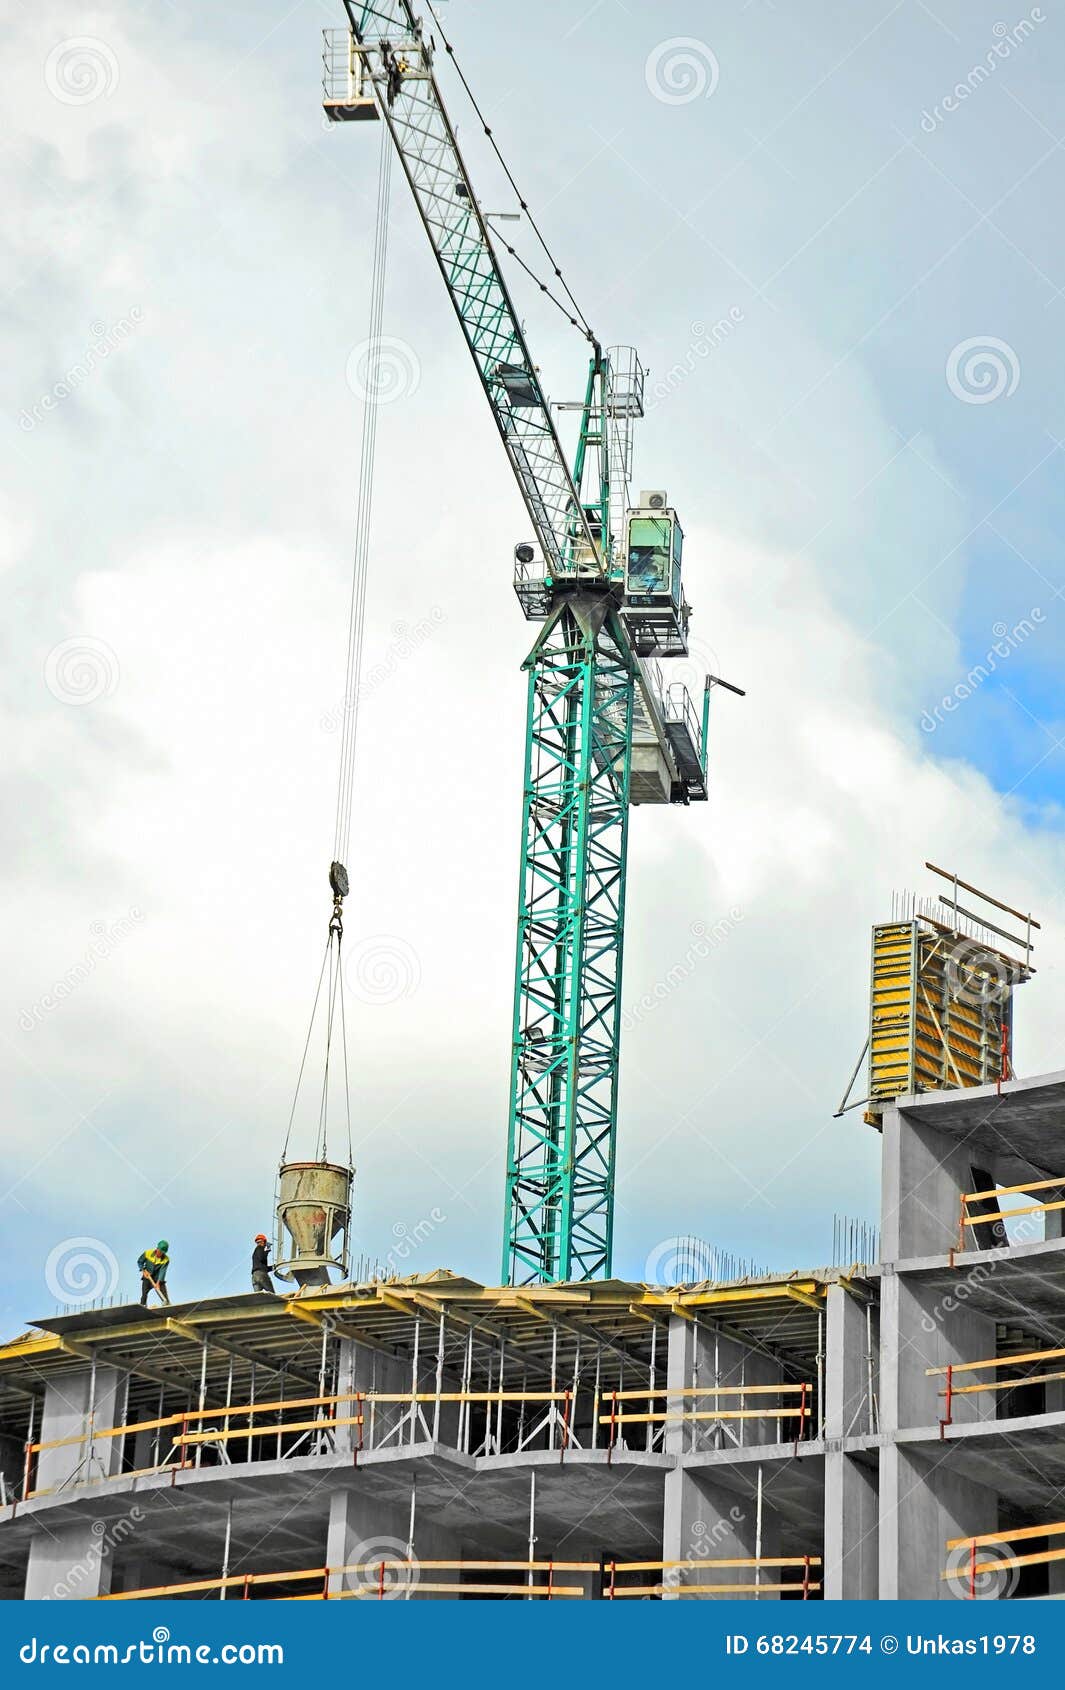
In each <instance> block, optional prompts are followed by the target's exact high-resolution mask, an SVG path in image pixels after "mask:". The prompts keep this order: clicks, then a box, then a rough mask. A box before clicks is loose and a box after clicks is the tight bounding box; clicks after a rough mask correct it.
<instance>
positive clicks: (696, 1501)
mask: <svg viewBox="0 0 1065 1690" xmlns="http://www.w3.org/2000/svg"><path fill="white" fill-rule="evenodd" d="M756 1545H757V1512H756V1507H755V1503H754V1500H753V1498H748V1497H744V1496H739V1495H738V1494H737V1493H736V1492H735V1491H731V1490H726V1488H725V1487H724V1486H723V1485H722V1484H720V1483H718V1482H717V1481H716V1480H715V1479H713V1478H712V1477H711V1476H709V1475H708V1473H707V1471H706V1470H705V1469H702V1470H700V1469H698V1468H692V1467H684V1466H678V1467H675V1468H674V1469H673V1471H672V1472H670V1473H667V1474H666V1482H665V1495H664V1501H663V1509H662V1559H663V1561H681V1562H694V1561H704V1560H705V1561H719V1560H734V1559H744V1560H745V1559H748V1558H750V1557H753V1556H754V1555H755V1554H756V1553H757V1549H756ZM761 1548H762V1554H763V1555H764V1556H773V1555H776V1554H778V1553H779V1540H778V1533H777V1530H776V1523H775V1520H774V1517H773V1515H772V1514H771V1513H770V1511H769V1510H768V1509H765V1510H764V1511H763V1518H762V1546H761ZM761 1576H762V1580H763V1581H764V1582H765V1583H766V1584H779V1583H780V1582H781V1578H782V1576H783V1575H782V1574H781V1572H780V1570H779V1569H778V1568H776V1567H767V1568H764V1569H763V1571H762V1575H761ZM788 1576H789V1577H791V1576H792V1575H791V1574H790V1573H789V1575H788ZM671 1581H675V1582H676V1583H678V1584H679V1583H684V1584H689V1585H691V1584H736V1585H739V1584H754V1583H755V1582H756V1573H755V1569H754V1568H753V1567H692V1568H691V1570H690V1571H689V1572H686V1573H685V1572H681V1573H678V1574H671V1573H666V1574H664V1575H663V1582H664V1583H666V1584H667V1585H668V1584H669V1583H670V1582H671ZM775 1595H776V1593H768V1592H767V1594H766V1596H765V1597H764V1598H761V1599H760V1600H766V1601H768V1600H770V1599H771V1597H774V1596H775ZM748 1597H750V1598H752V1599H753V1597H754V1592H753V1591H738V1592H737V1593H736V1596H735V1598H733V1599H734V1600H740V1601H743V1600H746V1599H747V1598H748ZM722 1599H723V1600H724V1599H727V1598H726V1597H725V1596H724V1594H723V1597H722ZM708 1600H714V1598H708Z"/></svg>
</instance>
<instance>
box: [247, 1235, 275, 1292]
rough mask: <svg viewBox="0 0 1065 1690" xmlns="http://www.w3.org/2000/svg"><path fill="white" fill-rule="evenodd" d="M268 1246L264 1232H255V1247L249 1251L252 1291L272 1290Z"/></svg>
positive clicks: (272, 1283)
mask: <svg viewBox="0 0 1065 1690" xmlns="http://www.w3.org/2000/svg"><path fill="white" fill-rule="evenodd" d="M269 1258H270V1246H269V1244H268V1243H267V1242H266V1234H265V1232H257V1233H256V1234H255V1248H254V1250H253V1251H252V1253H251V1288H252V1290H253V1291H271V1292H272V1291H273V1289H274V1282H273V1280H272V1279H271V1278H270V1260H269Z"/></svg>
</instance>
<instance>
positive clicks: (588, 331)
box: [428, 0, 599, 346]
mask: <svg viewBox="0 0 1065 1690" xmlns="http://www.w3.org/2000/svg"><path fill="white" fill-rule="evenodd" d="M428 6H429V15H430V17H431V18H432V20H433V22H434V24H435V25H436V27H437V30H438V31H439V33H440V39H441V41H442V42H443V43H444V51H445V53H446V54H447V56H448V58H449V59H450V60H451V63H452V64H453V65H454V67H455V70H456V72H457V74H458V79H459V81H460V82H461V83H462V86H463V89H464V91H465V93H466V97H467V99H468V100H469V102H470V105H471V106H472V107H473V109H474V111H475V112H476V113H477V117H478V120H479V122H480V125H481V128H482V129H483V130H484V132H485V134H486V135H487V137H488V140H489V142H490V143H491V147H492V151H493V152H494V153H495V155H496V158H497V159H498V160H499V163H500V165H501V166H502V169H503V174H504V175H505V176H506V179H507V181H508V182H509V183H510V186H511V188H512V189H513V192H514V197H515V199H516V200H517V202H518V204H519V205H520V207H521V209H522V211H523V212H524V213H525V215H526V217H527V218H528V219H529V225H530V227H531V229H532V231H533V234H534V235H535V236H536V238H537V240H538V241H539V243H540V245H541V247H542V248H543V251H544V256H545V257H546V259H547V261H548V263H549V264H550V266H551V268H552V270H554V272H555V275H556V276H557V277H558V279H559V281H560V282H561V283H562V286H563V288H564V290H565V293H566V296H567V298H568V299H569V301H570V304H571V305H572V306H573V309H574V311H576V313H577V316H578V317H579V318H580V322H579V323H575V324H574V327H578V328H581V329H583V331H584V333H585V335H586V336H587V337H588V339H589V340H590V341H591V342H592V344H593V345H594V346H598V345H599V337H598V336H597V335H596V333H595V331H594V330H593V328H592V326H591V324H590V323H589V321H588V319H587V317H586V316H585V315H584V312H583V311H582V310H581V308H580V306H579V305H578V304H577V301H576V299H575V298H574V295H573V290H572V289H571V287H570V285H569V283H568V282H567V280H566V278H565V276H564V275H563V274H562V271H561V269H560V267H559V265H558V263H557V261H556V259H555V255H554V253H553V252H552V251H551V248H550V247H549V246H548V244H547V242H546V241H545V239H544V237H543V235H542V233H541V231H540V226H539V224H538V223H537V221H536V219H535V217H534V216H533V214H532V212H531V211H530V210H529V206H528V202H527V201H526V200H524V199H523V198H522V195H521V190H520V189H519V187H518V184H517V182H515V180H514V177H513V175H512V173H511V169H510V166H509V165H508V163H507V161H506V159H505V158H504V157H503V154H502V153H501V151H500V150H499V143H498V142H497V140H496V138H495V136H494V135H493V134H492V130H491V128H490V126H489V125H488V124H487V123H486V122H485V120H484V113H483V111H482V110H481V108H480V106H479V105H478V104H477V97H476V95H475V94H474V92H473V89H472V88H471V87H470V85H469V83H468V82H467V81H466V77H465V75H464V74H463V70H462V66H461V65H460V64H459V61H458V59H457V57H456V55H455V49H454V47H452V45H451V43H450V41H449V40H448V38H447V36H446V35H445V34H444V30H443V26H442V24H441V22H440V19H439V18H438V16H437V14H436V8H435V7H434V5H433V3H432V0H428ZM507 251H508V252H509V253H510V254H511V256H512V257H513V258H517V259H518V263H519V264H520V265H521V266H522V269H523V270H526V271H527V272H528V274H529V275H530V276H532V278H533V280H534V281H535V282H536V284H537V286H538V287H539V288H540V289H541V290H542V291H543V292H544V293H546V294H547V297H548V298H549V299H550V300H551V301H552V302H553V303H554V304H555V305H557V306H558V308H559V310H560V311H561V312H563V314H564V315H565V316H566V317H569V321H570V322H571V323H572V322H573V321H574V320H573V318H572V317H570V316H569V312H568V311H567V310H566V308H565V306H564V305H562V304H561V303H560V301H559V300H557V299H555V296H554V294H552V293H551V292H550V291H549V290H548V288H547V287H546V286H545V285H544V283H543V282H541V281H540V280H539V277H537V276H536V275H534V273H533V271H532V270H530V269H529V266H528V265H527V264H526V263H525V262H524V260H523V259H521V258H518V254H517V253H516V252H515V251H514V248H513V247H510V246H508V247H507Z"/></svg>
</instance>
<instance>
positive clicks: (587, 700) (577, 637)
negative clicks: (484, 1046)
mask: <svg viewBox="0 0 1065 1690" xmlns="http://www.w3.org/2000/svg"><path fill="white" fill-rule="evenodd" d="M525 667H526V669H527V670H528V673H529V706H528V726H527V735H526V751H525V789H524V805H523V823H522V847H521V886H520V895H519V896H520V903H519V911H518V946H517V968H516V979H515V991H514V1022H513V1041H514V1043H513V1065H512V1074H511V1109H510V1121H509V1126H508V1133H507V1177H506V1213H505V1230H504V1245H503V1276H504V1279H506V1280H507V1281H508V1282H509V1283H512V1284H532V1283H535V1282H538V1281H557V1280H563V1281H565V1280H581V1279H592V1278H594V1277H596V1276H597V1275H599V1274H603V1273H609V1271H610V1260H611V1244H612V1226H613V1191H614V1163H615V1129H616V1122H617V1076H618V1037H619V1024H618V1022H619V1001H618V1000H619V992H620V986H621V964H622V937H623V932H624V916H625V907H624V906H625V861H626V849H627V841H628V815H629V777H630V766H631V747H632V711H633V687H634V677H635V663H634V661H633V659H632V656H631V654H630V650H629V645H628V641H627V639H626V637H625V633H624V630H623V628H622V627H621V625H620V622H619V619H618V616H617V613H616V610H615V608H614V605H613V602H612V600H611V599H610V597H609V596H608V595H599V596H594V595H591V594H579V595H573V596H572V597H569V598H567V599H563V600H562V601H561V602H560V604H559V605H558V606H557V608H556V610H555V611H554V613H553V615H552V616H551V618H550V619H549V620H548V622H547V624H546V626H545V628H544V631H543V633H542V634H541V636H540V638H539V640H538V641H537V643H536V645H535V646H534V648H533V651H532V653H531V654H530V656H529V658H528V659H527V661H526V664H525Z"/></svg>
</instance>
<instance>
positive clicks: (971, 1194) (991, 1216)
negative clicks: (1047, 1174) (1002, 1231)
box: [956, 1178, 1065, 1251]
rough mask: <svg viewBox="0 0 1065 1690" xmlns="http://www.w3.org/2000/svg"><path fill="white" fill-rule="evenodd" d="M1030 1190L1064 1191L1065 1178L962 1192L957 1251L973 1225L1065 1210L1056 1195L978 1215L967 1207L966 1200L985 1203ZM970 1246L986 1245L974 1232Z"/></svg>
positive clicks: (979, 1235)
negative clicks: (1052, 1197)
mask: <svg viewBox="0 0 1065 1690" xmlns="http://www.w3.org/2000/svg"><path fill="white" fill-rule="evenodd" d="M1033 1191H1057V1192H1061V1191H1065V1179H1060V1178H1059V1179H1041V1180H1035V1181H1033V1182H1031V1183H1030V1184H1028V1185H997V1186H992V1187H991V1188H990V1189H989V1190H987V1191H963V1192H962V1194H961V1210H960V1213H959V1216H958V1242H957V1245H956V1248H957V1249H958V1250H959V1251H963V1250H964V1249H965V1234H966V1232H967V1231H975V1229H976V1228H977V1227H983V1226H1000V1225H1001V1224H1002V1222H1003V1221H1010V1220H1017V1219H1019V1218H1020V1217H1021V1216H1022V1215H1049V1214H1053V1213H1055V1212H1056V1211H1058V1210H1061V1209H1065V1198H1062V1197H1058V1198H1056V1199H1055V1200H1054V1201H1053V1202H1048V1203H1026V1204H1023V1205H1022V1206H1021V1207H1019V1208H1016V1209H1000V1208H998V1207H996V1208H994V1209H992V1210H990V1211H989V1212H985V1213H984V1214H982V1215H974V1214H972V1213H971V1211H970V1209H969V1205H970V1203H988V1202H990V1201H991V1200H992V1199H995V1200H996V1201H997V1200H998V1199H1001V1198H1003V1197H1025V1196H1030V1195H1031V1193H1032V1192H1033ZM974 1247H979V1248H987V1246H985V1245H984V1244H983V1242H982V1235H981V1234H980V1233H976V1234H975V1245H974Z"/></svg>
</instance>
